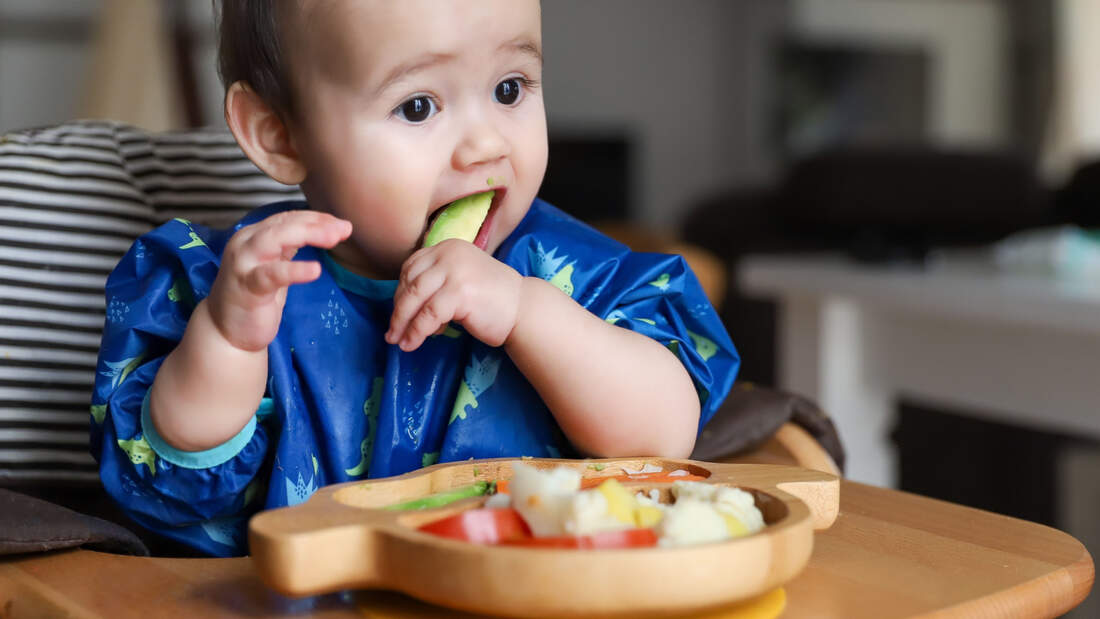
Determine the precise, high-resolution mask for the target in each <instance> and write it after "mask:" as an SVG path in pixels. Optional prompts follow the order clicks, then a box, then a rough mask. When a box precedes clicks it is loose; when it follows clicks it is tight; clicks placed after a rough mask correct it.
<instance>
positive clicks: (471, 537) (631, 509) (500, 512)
mask: <svg viewBox="0 0 1100 619" xmlns="http://www.w3.org/2000/svg"><path fill="white" fill-rule="evenodd" d="M512 471H513V477H512V479H511V480H500V481H498V482H495V483H489V482H478V483H475V484H473V485H471V486H465V487H462V488H458V489H456V490H452V491H450V492H444V493H439V494H434V495H431V496H427V497H424V498H422V499H417V500H415V501H408V502H406V503H400V504H398V505H392V506H390V507H388V508H387V509H427V508H431V507H440V506H442V505H446V504H448V503H452V502H454V501H457V500H460V499H464V498H468V497H472V496H481V495H484V494H487V493H488V494H491V495H492V496H490V497H489V498H488V499H487V500H486V501H485V504H484V505H485V506H484V507H483V508H482V509H472V510H468V511H465V512H462V513H459V514H456V515H454V516H450V517H448V518H443V519H441V520H438V521H435V522H431V523H428V524H426V525H424V526H422V527H420V529H421V530H422V531H425V532H427V533H433V534H435V535H441V536H443V537H450V538H454V539H461V540H465V541H470V542H474V543H482V544H508V545H522V546H530V547H538V548H590V549H596V548H632V547H644V546H654V545H660V546H665V547H669V546H688V545H693V544H703V543H708V542H719V541H723V540H727V539H732V538H737V537H742V536H745V535H751V534H753V533H756V532H757V531H759V530H761V529H762V528H764V517H763V514H762V513H761V512H760V510H759V509H758V508H757V507H756V502H755V499H754V498H753V496H752V495H751V494H749V493H748V492H745V491H744V490H741V489H739V488H731V487H728V486H719V485H715V484H708V483H701V482H700V481H695V480H700V479H702V478H701V477H698V476H696V475H692V474H690V473H688V472H687V471H673V472H672V473H666V472H664V471H662V470H661V469H659V468H658V469H657V470H652V468H650V467H648V465H647V467H643V469H641V470H639V471H634V472H630V473H627V474H625V475H616V476H607V477H598V478H594V479H589V480H582V479H581V474H580V472H579V471H578V470H575V469H573V468H570V467H557V468H553V469H549V470H539V469H537V468H535V467H534V466H531V465H528V464H524V463H521V462H517V463H515V464H514V465H513V466H512ZM639 480H640V481H648V482H652V483H671V484H672V488H671V495H672V498H673V501H672V502H671V503H662V502H661V493H660V492H659V491H658V490H657V489H652V490H650V492H649V494H648V495H647V494H644V493H641V492H637V493H635V492H632V491H631V490H630V489H628V488H627V487H626V486H624V485H623V481H639ZM586 482H587V483H586ZM586 486H587V488H586ZM509 492H510V494H509Z"/></svg>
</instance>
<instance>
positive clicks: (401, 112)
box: [393, 95, 439, 123]
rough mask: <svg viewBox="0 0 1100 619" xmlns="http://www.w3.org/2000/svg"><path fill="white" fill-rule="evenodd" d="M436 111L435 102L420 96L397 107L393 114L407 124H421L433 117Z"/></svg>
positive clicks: (427, 97) (425, 96)
mask: <svg viewBox="0 0 1100 619" xmlns="http://www.w3.org/2000/svg"><path fill="white" fill-rule="evenodd" d="M438 111H439V109H438V108H436V105H435V101H434V100H432V98H431V97H429V96H427V95H420V96H417V97H413V98H412V99H409V100H408V101H406V102H404V103H402V104H401V105H399V106H397V108H396V109H395V110H394V111H393V113H394V114H396V115H397V116H398V117H399V118H402V119H404V120H405V121H407V122H410V123H422V122H424V121H425V120H428V119H429V118H431V117H432V116H435V113H436V112H438Z"/></svg>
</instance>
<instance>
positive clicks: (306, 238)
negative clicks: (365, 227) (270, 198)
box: [245, 211, 351, 261]
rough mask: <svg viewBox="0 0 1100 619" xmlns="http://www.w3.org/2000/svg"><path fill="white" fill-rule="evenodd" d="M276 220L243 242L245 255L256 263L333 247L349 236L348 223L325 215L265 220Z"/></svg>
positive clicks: (293, 213) (302, 213) (294, 214)
mask: <svg viewBox="0 0 1100 619" xmlns="http://www.w3.org/2000/svg"><path fill="white" fill-rule="evenodd" d="M284 215H285V216H286V217H283V216H284ZM276 218H278V219H277V220H276V221H274V222H272V224H271V225H267V226H264V227H262V228H260V229H258V230H256V232H255V233H253V234H252V236H251V237H250V238H248V239H247V240H246V241H245V249H246V251H249V252H251V253H252V254H253V255H255V256H256V258H257V259H258V260H261V261H262V260H276V259H285V258H286V257H287V256H288V255H289V256H293V254H294V252H295V251H297V250H298V248H300V247H304V246H306V245H311V246H313V247H324V248H331V247H335V246H336V244H338V243H339V242H340V241H343V240H344V239H346V238H348V236H350V235H351V223H350V222H348V221H345V220H342V219H337V218H335V217H333V216H331V215H328V214H326V213H314V212H312V211H289V212H286V213H279V214H278V215H275V216H274V217H271V218H269V219H276ZM265 221H266V220H265Z"/></svg>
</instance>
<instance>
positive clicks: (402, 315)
mask: <svg viewBox="0 0 1100 619" xmlns="http://www.w3.org/2000/svg"><path fill="white" fill-rule="evenodd" d="M444 279H445V274H444V272H443V271H442V270H441V269H429V270H427V271H425V272H423V273H421V274H420V276H419V277H417V278H416V279H414V280H411V281H408V282H406V281H405V279H404V278H402V279H401V282H400V283H399V284H398V285H397V291H396V292H395V293H394V295H393V315H392V316H390V328H389V330H388V331H386V336H385V337H386V342H387V343H389V344H396V343H398V342H399V341H400V340H401V336H402V335H403V334H404V333H405V330H406V329H407V328H408V323H409V321H410V320H412V318H413V316H416V315H417V314H418V313H419V312H420V308H421V306H422V305H424V303H425V302H426V301H427V300H428V299H430V298H432V296H433V295H435V294H436V292H437V291H438V290H439V288H440V287H441V286H442V285H443V282H444Z"/></svg>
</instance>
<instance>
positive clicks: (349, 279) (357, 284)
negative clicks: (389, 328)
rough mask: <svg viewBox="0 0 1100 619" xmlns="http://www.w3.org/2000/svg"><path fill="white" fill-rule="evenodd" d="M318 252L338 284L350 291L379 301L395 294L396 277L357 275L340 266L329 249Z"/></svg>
mask: <svg viewBox="0 0 1100 619" xmlns="http://www.w3.org/2000/svg"><path fill="white" fill-rule="evenodd" d="M317 253H319V254H321V264H322V265H324V268H325V270H327V271H328V272H329V274H331V275H332V279H334V280H335V281H336V285H337V286H339V287H341V288H343V289H344V290H347V291H348V292H354V293H355V294H357V295H359V296H361V297H366V298H368V299H374V300H377V301H384V300H386V299H392V298H393V294H394V293H395V292H397V280H396V279H370V278H369V277H363V276H362V275H356V274H355V273H352V272H351V271H349V270H347V269H346V268H344V267H342V266H340V264H338V263H337V262H336V261H335V260H333V259H332V256H330V255H329V253H328V252H327V251H324V250H321V251H319V252H317Z"/></svg>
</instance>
